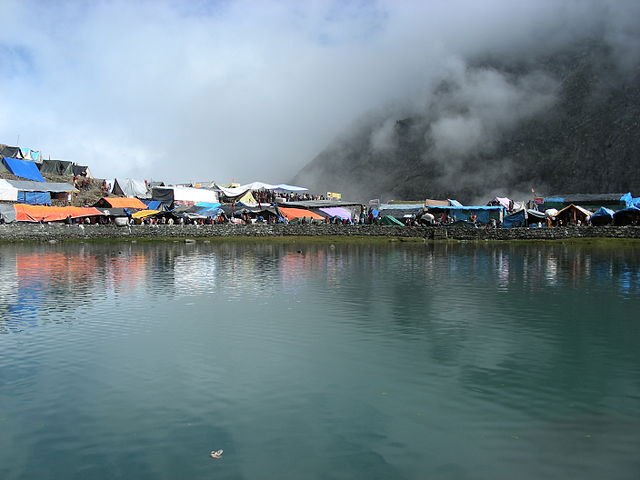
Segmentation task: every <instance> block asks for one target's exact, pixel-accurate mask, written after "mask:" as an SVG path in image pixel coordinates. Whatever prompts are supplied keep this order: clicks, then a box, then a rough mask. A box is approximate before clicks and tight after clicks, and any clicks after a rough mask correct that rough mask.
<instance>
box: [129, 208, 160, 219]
mask: <svg viewBox="0 0 640 480" xmlns="http://www.w3.org/2000/svg"><path fill="white" fill-rule="evenodd" d="M156 213H161V212H160V210H139V211H137V212H135V213H132V214H131V218H145V217H150V216H151V215H155V214H156Z"/></svg>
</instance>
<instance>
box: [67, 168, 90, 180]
mask: <svg viewBox="0 0 640 480" xmlns="http://www.w3.org/2000/svg"><path fill="white" fill-rule="evenodd" d="M71 168H72V170H73V175H74V176H76V177H87V178H93V175H91V171H90V170H89V167H87V166H85V165H73V167H71Z"/></svg>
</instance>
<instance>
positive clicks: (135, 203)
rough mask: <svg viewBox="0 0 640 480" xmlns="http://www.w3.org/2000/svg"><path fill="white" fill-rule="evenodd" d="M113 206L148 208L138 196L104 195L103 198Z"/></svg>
mask: <svg viewBox="0 0 640 480" xmlns="http://www.w3.org/2000/svg"><path fill="white" fill-rule="evenodd" d="M102 200H103V201H105V202H106V203H107V204H109V206H110V207H111V208H137V209H140V210H146V209H147V206H146V205H145V204H144V203H143V202H142V201H141V200H139V199H137V198H122V197H104V198H103V199H102Z"/></svg>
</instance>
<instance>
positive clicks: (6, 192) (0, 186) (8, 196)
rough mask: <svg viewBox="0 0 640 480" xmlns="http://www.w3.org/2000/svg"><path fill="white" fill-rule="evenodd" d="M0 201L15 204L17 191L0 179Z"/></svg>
mask: <svg viewBox="0 0 640 480" xmlns="http://www.w3.org/2000/svg"><path fill="white" fill-rule="evenodd" d="M0 200H2V201H4V202H17V201H18V189H17V188H16V187H14V186H13V185H11V184H10V183H9V182H8V181H7V180H4V179H1V178H0Z"/></svg>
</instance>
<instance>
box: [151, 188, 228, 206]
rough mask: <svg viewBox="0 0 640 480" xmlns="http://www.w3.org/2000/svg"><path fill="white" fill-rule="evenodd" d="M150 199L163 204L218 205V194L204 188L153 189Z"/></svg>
mask: <svg viewBox="0 0 640 480" xmlns="http://www.w3.org/2000/svg"><path fill="white" fill-rule="evenodd" d="M151 198H153V199H154V200H159V201H161V202H163V203H198V202H209V203H218V194H217V192H215V191H213V190H207V189H206V188H192V187H153V188H152V189H151Z"/></svg>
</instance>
